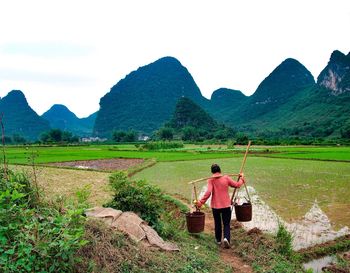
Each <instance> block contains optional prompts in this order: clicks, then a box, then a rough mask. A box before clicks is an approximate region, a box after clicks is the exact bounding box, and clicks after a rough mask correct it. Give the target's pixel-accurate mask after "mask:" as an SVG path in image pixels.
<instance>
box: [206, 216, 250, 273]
mask: <svg viewBox="0 0 350 273" xmlns="http://www.w3.org/2000/svg"><path fill="white" fill-rule="evenodd" d="M204 232H206V233H210V234H212V235H213V238H214V219H213V215H212V214H211V213H210V212H207V213H206V214H205V227H204ZM232 240H235V238H232ZM220 257H221V259H223V260H224V261H225V262H227V263H228V264H229V265H231V267H232V269H233V271H232V272H235V273H252V272H253V269H252V268H251V266H250V265H248V264H246V263H245V262H244V261H243V260H242V259H241V258H240V257H238V256H237V255H236V254H234V253H233V251H232V249H225V248H223V247H220Z"/></svg>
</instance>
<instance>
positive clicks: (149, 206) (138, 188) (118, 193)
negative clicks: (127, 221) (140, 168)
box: [104, 171, 163, 232]
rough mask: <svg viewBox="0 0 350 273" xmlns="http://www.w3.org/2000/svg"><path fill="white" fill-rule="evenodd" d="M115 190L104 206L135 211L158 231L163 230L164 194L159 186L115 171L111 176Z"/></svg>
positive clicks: (111, 182)
mask: <svg viewBox="0 0 350 273" xmlns="http://www.w3.org/2000/svg"><path fill="white" fill-rule="evenodd" d="M109 183H110V185H111V187H112V190H113V192H114V197H113V200H112V201H111V202H109V203H107V204H105V205H104V206H106V207H112V208H115V209H119V210H122V211H133V212H135V213H138V214H139V215H140V217H141V218H142V219H143V220H145V221H147V222H148V223H149V225H150V226H152V227H153V228H155V229H156V230H157V231H158V232H162V224H161V222H160V221H159V217H160V215H161V213H162V212H163V206H162V194H161V191H160V189H159V188H157V187H155V186H151V185H149V184H147V183H146V182H145V181H144V180H140V181H131V180H129V178H128V176H127V173H126V172H123V171H119V172H115V173H113V174H112V175H111V176H110V177H109Z"/></svg>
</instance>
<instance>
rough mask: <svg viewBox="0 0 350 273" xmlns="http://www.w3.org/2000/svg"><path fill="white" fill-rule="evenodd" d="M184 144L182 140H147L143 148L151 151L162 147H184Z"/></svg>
mask: <svg viewBox="0 0 350 273" xmlns="http://www.w3.org/2000/svg"><path fill="white" fill-rule="evenodd" d="M183 146H184V144H183V142H181V141H155V142H147V143H146V144H144V145H142V148H143V149H147V150H150V151H155V150H162V149H164V150H165V149H176V148H183Z"/></svg>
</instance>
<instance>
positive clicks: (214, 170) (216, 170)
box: [211, 164, 221, 173]
mask: <svg viewBox="0 0 350 273" xmlns="http://www.w3.org/2000/svg"><path fill="white" fill-rule="evenodd" d="M211 173H221V169H220V166H219V165H218V164H213V165H211Z"/></svg>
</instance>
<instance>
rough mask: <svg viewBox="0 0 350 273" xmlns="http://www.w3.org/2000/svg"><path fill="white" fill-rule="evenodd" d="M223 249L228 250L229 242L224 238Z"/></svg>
mask: <svg viewBox="0 0 350 273" xmlns="http://www.w3.org/2000/svg"><path fill="white" fill-rule="evenodd" d="M224 247H225V248H230V242H229V241H228V240H227V239H226V238H224Z"/></svg>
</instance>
